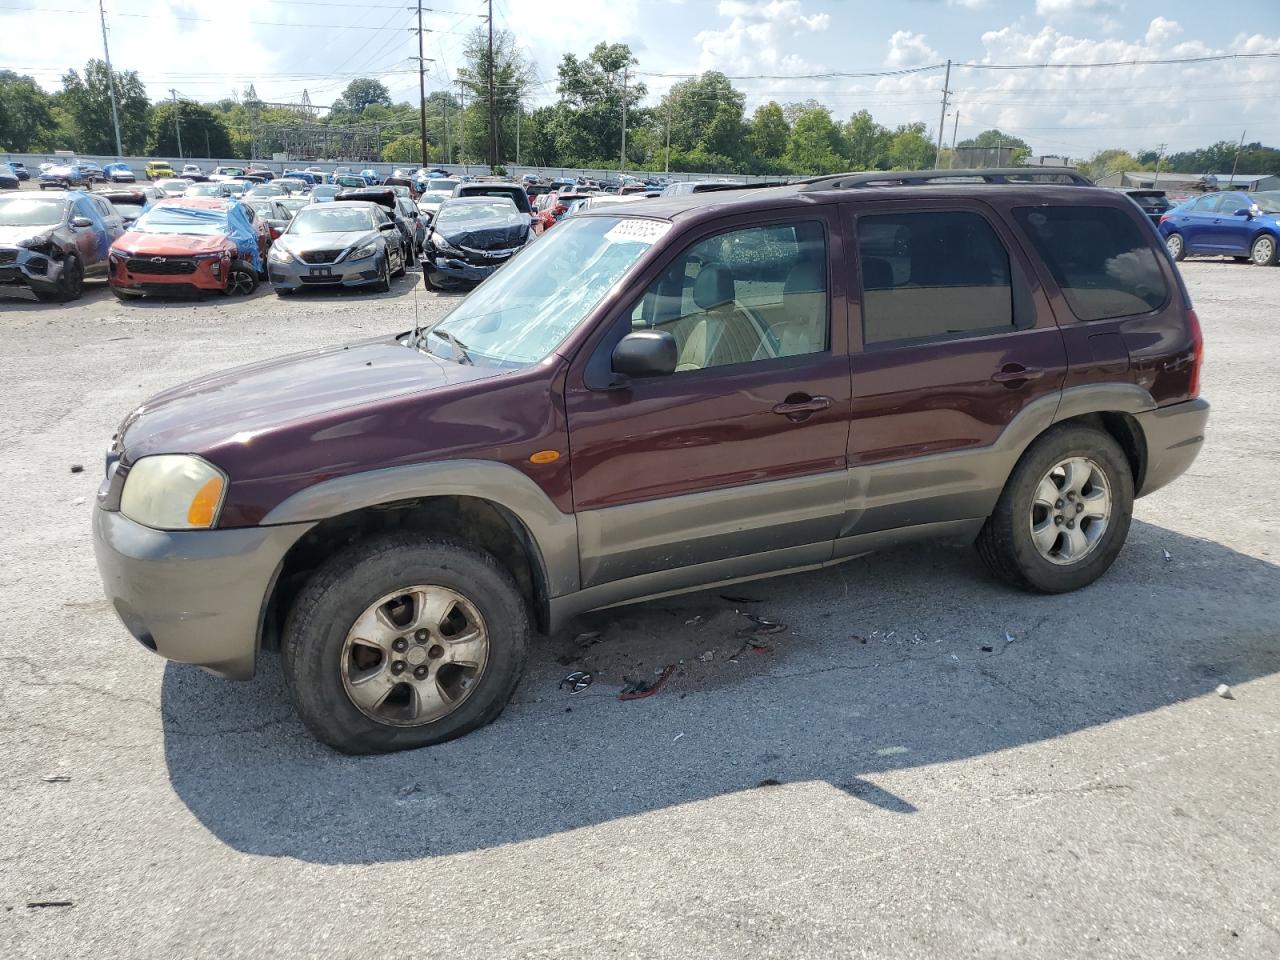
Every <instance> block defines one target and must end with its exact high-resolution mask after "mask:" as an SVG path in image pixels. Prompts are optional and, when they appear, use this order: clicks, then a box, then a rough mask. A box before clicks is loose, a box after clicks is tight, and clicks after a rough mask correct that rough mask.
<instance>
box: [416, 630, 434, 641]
mask: <svg viewBox="0 0 1280 960" xmlns="http://www.w3.org/2000/svg"><path fill="white" fill-rule="evenodd" d="M429 636H431V635H430V634H429V633H427V631H425V630H419V631H418V632H417V633H415V634H414V635H413V639H415V640H417V641H418V642H419V643H426V642H427V638H428V637H429Z"/></svg>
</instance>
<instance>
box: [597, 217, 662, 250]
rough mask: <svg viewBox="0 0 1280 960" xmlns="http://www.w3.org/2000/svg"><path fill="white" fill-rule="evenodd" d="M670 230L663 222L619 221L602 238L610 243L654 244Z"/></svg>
mask: <svg viewBox="0 0 1280 960" xmlns="http://www.w3.org/2000/svg"><path fill="white" fill-rule="evenodd" d="M670 229H671V224H670V223H668V222H667V221H665V220H631V219H628V220H619V221H618V223H617V225H616V226H615V227H613V228H612V229H611V230H610V231H609V232H608V233H606V234H605V235H604V238H605V239H606V240H608V241H609V242H610V243H648V244H654V243H657V242H658V241H659V240H661V239H662V238H663V236H665V235H666V232H667V231H668V230H670Z"/></svg>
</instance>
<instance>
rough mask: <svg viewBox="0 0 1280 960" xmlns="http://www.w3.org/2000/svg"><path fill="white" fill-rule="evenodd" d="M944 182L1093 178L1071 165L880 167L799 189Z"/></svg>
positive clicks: (1083, 182)
mask: <svg viewBox="0 0 1280 960" xmlns="http://www.w3.org/2000/svg"><path fill="white" fill-rule="evenodd" d="M946 183H982V184H1009V183H1060V184H1068V185H1071V186H1078V187H1092V186H1093V181H1092V180H1090V179H1089V178H1088V177H1086V176H1085V175H1084V174H1082V173H1081V172H1080V171H1079V170H1074V169H1072V168H1071V167H989V168H986V169H981V170H882V171H877V172H875V173H838V174H836V175H835V176H830V177H815V178H813V179H812V180H806V181H804V184H803V185H802V186H801V187H800V189H801V190H802V191H806V192H807V191H811V190H847V189H851V188H855V187H919V186H926V185H928V184H946Z"/></svg>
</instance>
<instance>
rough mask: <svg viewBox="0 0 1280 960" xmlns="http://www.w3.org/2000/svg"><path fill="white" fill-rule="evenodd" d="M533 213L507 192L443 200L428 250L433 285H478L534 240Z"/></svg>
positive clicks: (425, 258)
mask: <svg viewBox="0 0 1280 960" xmlns="http://www.w3.org/2000/svg"><path fill="white" fill-rule="evenodd" d="M530 226H531V222H530V220H529V215H528V214H527V213H524V212H522V211H521V210H519V209H517V208H516V205H515V204H514V203H512V202H511V200H510V199H508V198H507V197H456V198H454V199H453V200H446V201H445V202H444V203H442V204H441V205H440V211H439V213H437V214H436V216H435V219H434V220H432V221H431V231H430V232H429V233H428V234H427V241H426V246H425V248H424V249H423V252H422V272H423V274H424V275H425V276H426V281H427V286H429V287H432V288H433V289H437V290H438V289H442V288H445V287H451V286H455V285H457V284H467V285H470V284H476V283H479V282H480V281H481V280H483V279H485V278H486V277H487V276H489V274H491V273H493V272H494V271H495V270H497V269H498V268H499V267H501V266H502V265H503V264H504V263H506V262H507V261H508V260H510V259H511V258H512V257H513V256H514V255H515V254H517V253H519V252H520V251H521V250H523V249H524V247H525V244H527V243H528V242H529V241H530V240H531V239H532V236H533V234H532V232H531V230H530Z"/></svg>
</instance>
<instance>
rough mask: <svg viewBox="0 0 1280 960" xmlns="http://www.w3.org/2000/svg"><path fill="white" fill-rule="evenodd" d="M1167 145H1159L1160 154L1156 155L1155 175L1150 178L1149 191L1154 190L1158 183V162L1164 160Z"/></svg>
mask: <svg viewBox="0 0 1280 960" xmlns="http://www.w3.org/2000/svg"><path fill="white" fill-rule="evenodd" d="M1166 146H1168V145H1167V144H1164V143H1162V144H1160V152H1159V153H1157V154H1156V175H1155V176H1154V177H1152V178H1151V189H1153V190H1154V189H1155V186H1156V184H1157V183H1159V182H1160V161H1161V160H1163V159H1164V151H1165V147H1166Z"/></svg>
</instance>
